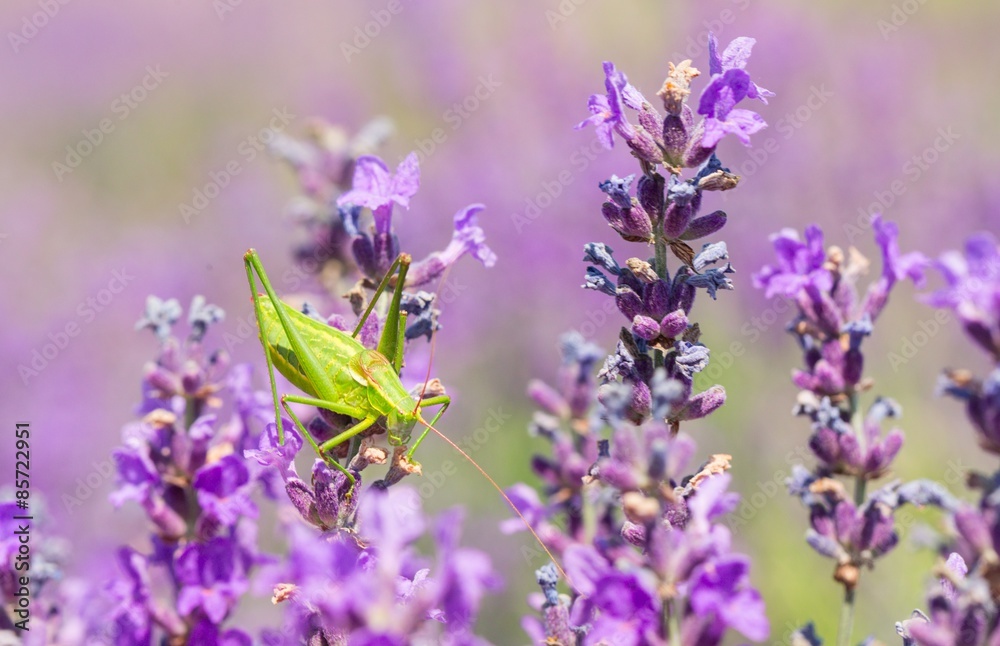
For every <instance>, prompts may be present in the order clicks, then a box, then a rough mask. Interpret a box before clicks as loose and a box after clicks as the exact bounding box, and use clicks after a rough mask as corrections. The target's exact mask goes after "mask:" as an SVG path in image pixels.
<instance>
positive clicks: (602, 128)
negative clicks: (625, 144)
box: [576, 61, 645, 149]
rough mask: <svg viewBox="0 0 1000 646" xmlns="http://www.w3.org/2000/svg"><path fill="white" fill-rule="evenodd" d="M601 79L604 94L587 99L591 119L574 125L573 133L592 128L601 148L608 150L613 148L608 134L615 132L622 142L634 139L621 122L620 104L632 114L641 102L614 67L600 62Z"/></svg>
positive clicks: (612, 64)
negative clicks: (602, 67) (602, 70)
mask: <svg viewBox="0 0 1000 646" xmlns="http://www.w3.org/2000/svg"><path fill="white" fill-rule="evenodd" d="M604 77H605V79H604V86H605V88H606V89H607V94H592V95H591V96H590V100H589V101H588V102H587V109H589V110H590V113H591V116H590V117H588V118H586V119H584V120H583V121H581V122H580V123H578V124H577V126H576V129H577V130H580V129H581V128H584V127H586V126H594V127H595V128H596V129H597V138H598V139H599V140H600V142H601V143H602V144H604V147H605V148H608V149H610V148H613V147H614V145H615V142H614V136H613V134H612V133H614V132H617V133H618V135H619V136H620V137H622V138H623V139H625V140H626V141H629V140H631V139H634V138H635V136H636V133H635V128H633V127H632V126H631V125H630V124H629V122H628V120H627V119H626V118H625V114H624V108H623V104H624V105H627V106H628V107H630V108H632V109H633V110H640V109H641V108H642V104H643V103H645V99H644V98H643V97H642V95H641V94H639V91H638V90H636V89H635V88H634V87H633V86H632V85H631V84H630V83H629V82H628V79H627V78H626V77H625V74H623V73H622V72H619V71H618V70H616V69H615V64H614V63H612V62H610V61H604Z"/></svg>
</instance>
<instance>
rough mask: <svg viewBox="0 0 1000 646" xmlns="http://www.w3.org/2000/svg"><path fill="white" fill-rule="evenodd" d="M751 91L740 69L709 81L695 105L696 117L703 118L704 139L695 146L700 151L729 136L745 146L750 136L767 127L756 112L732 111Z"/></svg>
mask: <svg viewBox="0 0 1000 646" xmlns="http://www.w3.org/2000/svg"><path fill="white" fill-rule="evenodd" d="M755 88H756V86H754V84H753V82H752V81H751V80H750V75H749V74H747V73H746V72H744V71H743V70H741V69H730V70H727V71H726V72H723V73H722V74H719V75H717V76H715V77H714V78H713V79H712V81H711V82H710V83H709V84H708V86H707V87H706V88H705V89H704V90H703V91H702V93H701V101H700V103H699V104H698V114H701V115H704V116H705V122H704V123H705V125H704V135H703V136H702V139H701V141H700V142H699V145H700V146H701V147H702V148H708V149H711V148H714V147H715V146H716V145H718V143H719V141H721V140H722V138H723V137H725V136H726V135H729V134H731V135H736V138H737V139H739V140H740V142H742V143H743V145H744V146H749V145H750V135H752V134H754V133H756V132H759V131H760V130H762V129H763V128H765V127H766V126H767V124H766V123H765V122H764V119H763V117H761V116H760V115H759V114H757V113H756V112H753V111H752V110H745V109H743V108H737V107H736V104H737V103H739V102H740V101H742V100H743V99H745V98H747V97H749V96H750V94H751V93H752V92H754V91H755ZM754 93H755V92H754ZM751 98H753V97H751Z"/></svg>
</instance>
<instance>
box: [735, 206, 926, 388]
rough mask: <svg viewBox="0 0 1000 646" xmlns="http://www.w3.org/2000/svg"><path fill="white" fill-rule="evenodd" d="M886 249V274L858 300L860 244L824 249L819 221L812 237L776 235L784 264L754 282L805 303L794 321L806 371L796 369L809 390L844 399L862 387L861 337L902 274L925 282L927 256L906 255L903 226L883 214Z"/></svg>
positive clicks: (878, 224) (880, 224)
mask: <svg viewBox="0 0 1000 646" xmlns="http://www.w3.org/2000/svg"><path fill="white" fill-rule="evenodd" d="M872 226H873V228H874V230H875V238H876V241H877V242H878V245H879V248H880V249H881V251H882V266H883V271H882V275H881V276H880V277H879V278H878V279H877V280H876V281H875V282H874V283H872V284H871V285H870V286H869V287H868V290H867V292H866V294H865V296H864V299H863V300H860V301H859V299H858V295H857V280H858V278H859V277H860V275H861V274H862V273H864V271H865V269H866V267H867V264H868V261H867V260H866V259H865V258H864V257H863V256H861V255H860V253H858V252H856V251H854V250H852V251H851V252H850V253H848V254H845V253H844V252H843V251H842V250H840V249H839V248H837V247H831V248H830V249H829V250H828V251H824V249H823V233H822V231H820V230H819V228H818V227H815V226H813V227H809V228H807V229H806V233H805V240H802V239H800V238H799V236H798V234H797V233H796V232H794V231H792V230H788V229H786V230H784V231H782V232H780V233H778V234H775V235H774V236H772V237H771V241H772V243H773V245H774V249H775V253H776V255H777V260H778V262H777V264H775V265H769V266H766V267H764V268H762V269H761V270H760V271H759V272H758V273H756V274H754V276H753V280H754V285H755V286H756V287H758V288H760V289H764V290H765V295H766V296H767V297H768V298H771V297H774V296H784V297H786V298H788V299H791V300H793V301H794V302H795V304H796V305H797V306H798V310H799V316H798V318H797V319H796V320H795V321H793V323H792V324H791V325H790V329H791V331H792V333H793V334H795V336H796V337H797V338H798V341H799V345H800V346H801V347H802V350H803V355H804V359H805V363H806V370H799V371H797V372H796V373H795V376H794V381H795V383H796V385H798V386H799V388H801V389H802V390H806V391H811V392H813V393H814V394H815V395H816V396H817V397H819V398H822V397H827V396H828V397H830V398H831V399H832V400H834V401H835V403H841V402H842V400H843V398H844V397H847V396H849V395H850V393H851V392H853V391H854V389H855V388H856V387H857V386H858V384H859V383H860V381H861V376H862V373H863V366H864V358H863V355H862V352H861V342H862V341H863V339H864V338H865V337H866V336H868V335H869V334H871V330H872V325H873V324H874V323H875V322H876V320H877V318H878V316H879V314H880V313H881V312H882V310H883V309H884V307H885V304H886V302H887V300H888V297H889V293H890V292H891V290H892V288H893V287H894V286H895V284H896V283H897V282H898V281H899V280H900V279H902V278H909V279H910V280H913V281H914V282H915V283H917V284H918V285H919V284H922V281H923V267H924V266H925V265H926V261H925V259H924V257H923V256H922V255H921V254H919V253H909V254H905V255H900V253H899V249H898V245H897V242H896V239H897V237H898V230H897V228H896V226H895V225H894V224H893V223H891V222H886V221H883V220H882V219H881V217H878V216H876V217H875V218H874V219H873V221H872Z"/></svg>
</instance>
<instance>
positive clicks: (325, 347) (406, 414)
mask: <svg viewBox="0 0 1000 646" xmlns="http://www.w3.org/2000/svg"><path fill="white" fill-rule="evenodd" d="M243 263H244V265H245V266H246V271H247V280H248V282H249V283H250V291H251V294H252V296H253V303H254V312H255V314H256V317H257V325H258V327H259V329H260V340H261V344H262V345H263V346H264V356H265V359H266V361H267V370H268V377H269V378H270V382H271V394H272V396H273V397H274V415H275V420H276V423H277V425H278V438H279V442H281V443H282V444H284V428H283V427H282V417H281V408H284V410H285V412H286V413H287V414H288V416H289V418H290V419H291V420H292V422H293V423H294V424H295V426H296V428H297V429H298V431H299V433H300V434H301V435H302V437H303V438H304V439H305V440H306V441H307V442H308V443H309V444H310V445H311V446H312V448H313V450H314V451H316V454H317V455H319V456H320V457H321V458H323V460H325V461H326V462H327V463H328V464H329V465H330V466H332V467H334V468H336V469H339V470H340V471H342V472H343V473H344V474H345V475H346V476H347V478H348V479H349V480H350V482H351V487H352V490H351V493H349V494H348V495H351V494H353V486H354V484H355V478H354V476H353V475H352V474H351V473H350V471H349V470H348V469H347V468H345V467H344V466H343V465H341V464H340V462H339V461H338V460H336V459H335V458H334V457H333V456H331V455H330V452H331V451H332V450H334V449H335V448H336V447H337V446H339V445H341V444H343V443H344V442H347V441H349V440H350V439H351V438H353V437H354V436H356V435H358V434H360V433H362V432H364V431H365V430H366V429H368V428H370V427H371V426H372V425H373V424H375V423H376V422H378V421H379V420H383V419H384V420H385V421H384V425H385V428H386V430H387V435H388V440H389V443H390V444H392V445H394V446H404V445H406V444H407V443H408V442H409V440H410V435H411V433H412V431H413V428H414V426H416V425H417V423H419V424H420V425H422V426H423V427H424V430H423V432H422V433H421V434H420V436H419V437H418V438H417V440H416V442H414V443H413V445H412V446H410V447H409V449H408V451H407V453H406V457H407V459H408V460H410V461H412V458H413V453H414V452H415V451H416V449H417V447H418V446H420V443H421V442H423V440H424V438H425V437H426V436H427V433H428V432H429V431H434V433H435V434H437V435H438V436H440V437H441V438H442V439H443V440H444V441H445V442H447V443H448V444H450V445H451V446H452V448H454V449H455V450H456V451H458V452H459V453H460V454H461V455H462V456H463V457H464V458H465V459H466V460H468V461H469V462H470V463H471V464H472V465H473V466H474V467H475V468H476V469H477V470H478V471H479V473H481V474H482V475H483V476H484V477H485V478H486V479H487V480H488V481H489V482H490V484H491V485H493V487H494V488H495V489H496V490H497V491H498V492H499V493H500V495H501V496H503V498H504V500H506V501H507V503H508V504H509V505H510V506H511V508H512V509H513V510H514V512H515V513H516V514H517V515H518V516H519V517H520V518H521V520H522V521H523V522H524V524H525V526H526V527H527V528H528V530H529V531H530V532H531V534H532V535H533V536H534V537H535V540H537V541H538V544H539V545H541V547H542V549H543V550H545V553H546V554H547V555H548V556H549V558H550V559H552V562H553V563H556V567H557V568H559V570H560V571H562V568H561V567H559V565H558V562H557V561H556V559H555V557H554V556H552V553H551V552H550V551H549V549H548V548H547V547H546V546H545V544H544V543H542V540H541V538H540V537H539V536H538V534H537V533H536V532H535V530H534V528H533V527H531V524H530V523H528V521H527V519H526V518H525V517H524V515H523V514H522V513H521V511H520V510H519V509H518V508H517V506H516V505H514V503H513V502H512V501H511V499H510V497H509V496H507V494H506V493H505V492H504V491H503V489H501V488H500V485H498V484H497V483H496V481H495V480H494V479H493V478H492V477H490V475H489V474H488V473H486V471H485V470H483V468H482V467H480V466H479V464H477V463H476V461H475V460H473V459H472V458H471V457H470V456H469V455H468V454H467V453H466V452H465V451H463V450H462V449H461V448H460V447H459V446H458V445H457V444H455V443H454V442H452V441H451V440H450V439H449V438H448V437H447V436H446V435H444V434H443V433H441V432H440V431H439V430H437V429H436V428H435V427H434V424H436V423H437V420H438V419H439V418H440V417H441V415H442V414H443V413H444V411H445V410H446V409H447V408H448V405H449V404H450V403H451V398H450V397H448V396H447V395H437V396H432V397H427V398H424V397H423V393H421V395H420V396H419V397H418V398H416V399H414V398H413V397H412V396H410V394H409V393H408V392H407V391H406V389H405V388H404V387H403V384H402V382H401V381H400V379H399V371H400V369H401V368H402V363H403V344H404V332H405V329H406V313H405V312H400V303H401V301H402V296H403V287H404V285H405V283H406V272H407V269H408V268H409V265H410V256H409V255H407V254H405V253H404V254H400V255H399V257H397V258H396V260H395V261H394V262H393V263H392V266H391V267H390V268H389V271H388V272H387V273H386V275H385V276H384V277H383V278H382V281H381V282H380V283H379V285H378V287H377V288H376V289H375V293H374V294H373V296H372V298H371V300H370V302H369V303H368V307H367V309H366V310H365V312H364V313H363V314H362V316H361V319H360V320H359V321H358V324H357V327H355V329H354V332H353V334H348V333H347V332H344V331H342V330H338V329H336V328H334V327H332V326H330V325H327V324H325V323H321V322H319V321H317V320H315V319H313V318H310V317H309V316H306V315H305V314H302V313H301V312H299V311H298V310H296V309H295V308H293V307H291V306H290V305H287V304H286V303H284V302H282V301H281V300H280V299H279V298H278V296H277V294H276V293H275V291H274V288H273V287H272V286H271V282H270V281H269V280H268V278H267V273H266V272H265V271H264V266H263V264H262V263H261V261H260V258H259V256H258V255H257V252H256V251H255V250H253V249H250V250H249V251H247V252H246V254H245V255H244V256H243ZM397 272H398V276H397V277H396V284H395V289H394V290H393V293H392V301H391V303H390V305H389V310H388V312H387V315H386V319H385V322H384V327H383V328H382V336H381V337H380V339H379V344H378V349H377V350H372V349H370V348H365V347H364V346H363V345H362V344H361V342H360V341H358V339H357V337H358V334H359V333H360V331H361V328H362V326H363V325H364V323H365V321H366V320H367V318H368V316H369V315H370V314H371V312H372V310H373V308H374V307H375V304H376V302H377V301H378V298H379V296H381V294H382V292H383V291H384V290H385V288H386V287H387V286H388V285H389V284H390V282H391V280H392V277H393V276H394V275H396V274H397ZM255 275H256V277H257V278H259V279H260V283H261V285H262V286H263V287H264V292H265V293H264V294H263V295H261V294H258V293H257V283H256V280H255V279H254V276H255ZM275 369H277V370H278V372H280V373H281V374H282V375H284V376H285V377H286V378H287V379H288V380H289V381H290V382H291V383H292V384H293V385H294V386H295V387H297V388H298V389H299V390H301V391H303V392H304V393H306V394H307V395H308V396H306V397H303V396H300V395H288V394H286V395H281V396H279V395H278V387H277V382H276V381H275V376H274V370H275ZM292 403H298V404H305V405H308V406H315V407H317V408H321V409H325V410H329V411H332V412H335V413H341V414H343V415H347V416H349V417H350V418H352V419H353V420H356V422H355V423H354V425H353V426H350V427H349V428H347V429H346V430H344V431H342V432H340V433H339V434H338V435H336V436H335V437H333V438H331V439H329V440H326V441H325V442H323V443H322V444H320V443H317V442H316V440H315V439H314V438H313V437H312V435H311V434H310V433H309V431H308V429H306V427H305V426H304V425H303V424H302V422H301V420H300V419H299V418H298V416H297V415H296V414H295V412H294V411H293V410H292V408H291V407H290V405H289V404H292ZM437 405H440V406H441V408H440V409H438V411H437V413H436V414H435V415H434V417H433V419H431V421H430V422H427V421H425V420H424V419H423V417H421V415H420V409H421V408H426V407H429V406H437Z"/></svg>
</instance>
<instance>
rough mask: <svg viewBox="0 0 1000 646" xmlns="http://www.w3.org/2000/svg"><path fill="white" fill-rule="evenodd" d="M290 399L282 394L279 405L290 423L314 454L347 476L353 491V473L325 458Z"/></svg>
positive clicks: (334, 461)
mask: <svg viewBox="0 0 1000 646" xmlns="http://www.w3.org/2000/svg"><path fill="white" fill-rule="evenodd" d="M291 401H292V398H291V396H289V395H286V396H284V397H282V398H281V405H282V406H284V408H285V412H287V413H288V417H290V418H291V420H292V423H293V424H295V427H296V428H298V429H299V433H300V434H301V435H302V437H304V438H305V439H306V441H307V442H308V443H309V445H310V446H312V448H313V451H315V452H316V455H318V456H320V457H321V458H323V461H324V462H326V463H327V464H329V465H330V466H333V467H336V468H337V469H339V470H340V471H341V472H342V473H343V474H344V475H345V476H347V480H348V481H349V482H350V483H351V487H350V489H349V491H351V492H353V491H354V483H355V482H356V480H355V478H354V475H353V474H352V473H351V472H350V470H349V469H347V467H345V466H343V465H342V464H340V462H338V461H337V460H334V459H332V458H329V459H328V458H327V456H326V453H324V451H323V448H322V447H321V446H319V445H318V444H316V440H315V439H314V438H313V436H312V434H311V433H309V429H307V428H306V427H305V424H303V423H302V420H300V419H299V416H298V415H296V414H295V411H293V410H292V407H291V406H290V405H289V404H290V403H291ZM348 495H350V494H348Z"/></svg>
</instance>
